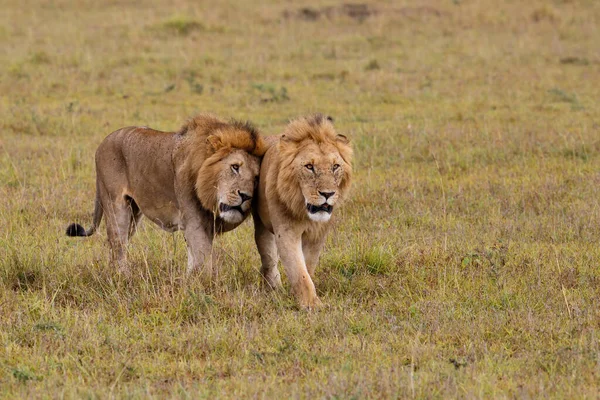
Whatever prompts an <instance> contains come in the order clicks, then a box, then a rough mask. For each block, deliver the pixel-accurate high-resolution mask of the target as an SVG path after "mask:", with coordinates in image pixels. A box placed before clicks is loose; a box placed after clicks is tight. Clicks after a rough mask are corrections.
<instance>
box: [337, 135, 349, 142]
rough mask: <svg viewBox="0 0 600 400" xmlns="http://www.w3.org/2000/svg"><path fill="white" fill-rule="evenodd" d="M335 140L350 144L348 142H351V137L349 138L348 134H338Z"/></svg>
mask: <svg viewBox="0 0 600 400" xmlns="http://www.w3.org/2000/svg"><path fill="white" fill-rule="evenodd" d="M335 140H337V141H338V142H340V143H343V144H348V143H350V139H348V138H347V137H346V136H344V135H337V136H336V137H335Z"/></svg>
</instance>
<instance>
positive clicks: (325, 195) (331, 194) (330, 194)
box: [319, 192, 335, 200]
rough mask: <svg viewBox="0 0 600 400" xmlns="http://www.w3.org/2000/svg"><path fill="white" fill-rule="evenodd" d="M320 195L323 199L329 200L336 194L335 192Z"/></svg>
mask: <svg viewBox="0 0 600 400" xmlns="http://www.w3.org/2000/svg"><path fill="white" fill-rule="evenodd" d="M319 194H320V195H321V196H323V197H325V200H327V199H328V198H330V197H331V196H333V195H334V194H335V192H319Z"/></svg>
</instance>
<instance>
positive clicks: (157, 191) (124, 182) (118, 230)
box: [67, 114, 266, 275]
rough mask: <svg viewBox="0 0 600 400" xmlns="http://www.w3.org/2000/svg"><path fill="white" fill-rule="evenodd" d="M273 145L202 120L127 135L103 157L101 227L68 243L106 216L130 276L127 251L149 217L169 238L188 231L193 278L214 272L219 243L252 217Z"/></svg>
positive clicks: (237, 126)
mask: <svg viewBox="0 0 600 400" xmlns="http://www.w3.org/2000/svg"><path fill="white" fill-rule="evenodd" d="M265 150H266V145H265V143H264V141H263V139H262V137H261V136H260V134H259V133H258V131H257V130H256V129H255V128H254V127H253V126H252V125H251V124H250V123H247V122H246V123H243V122H238V121H231V122H225V121H223V120H221V119H218V118H216V117H214V116H212V115H208V114H201V115H198V116H196V117H194V118H192V119H190V120H188V121H187V122H186V123H185V125H183V126H182V127H181V129H180V130H179V131H177V132H161V131H157V130H154V129H150V128H148V127H127V128H122V129H119V130H117V131H115V132H113V133H111V134H110V135H108V136H107V137H106V138H105V139H104V140H103V141H102V143H100V146H99V147H98V150H97V151H96V200H95V208H94V219H93V223H92V226H91V228H90V229H88V230H87V231H86V230H85V229H84V228H83V227H82V226H81V225H78V224H71V225H69V227H68V228H67V235H69V236H90V235H92V234H93V233H94V232H95V231H96V229H97V228H98V226H99V225H100V221H101V219H102V215H103V214H105V215H106V218H105V220H106V231H107V236H108V242H109V246H110V254H111V262H112V263H113V264H117V265H118V267H119V271H120V272H122V273H124V274H126V275H129V274H130V271H129V266H128V263H127V254H126V248H125V247H126V245H127V242H128V241H129V239H130V238H131V236H132V235H133V234H134V233H135V230H136V227H137V226H138V225H139V223H140V219H141V217H142V215H145V216H146V217H147V218H148V219H150V220H151V221H153V222H154V223H155V224H157V225H158V226H160V227H161V228H162V229H164V230H166V231H168V232H174V231H177V230H183V232H184V236H185V240H186V242H187V255H188V268H187V270H188V272H192V271H193V270H196V269H202V271H203V273H205V274H208V275H210V274H211V273H212V271H213V265H212V264H213V261H212V242H213V238H214V236H215V235H217V234H221V233H223V232H227V231H230V230H232V229H234V228H236V227H237V226H238V225H240V224H241V223H242V222H243V221H244V220H245V219H246V217H247V216H248V215H249V214H250V210H251V201H252V196H253V193H254V190H255V187H256V184H257V179H258V174H259V168H260V157H261V156H262V155H263V154H264V152H265Z"/></svg>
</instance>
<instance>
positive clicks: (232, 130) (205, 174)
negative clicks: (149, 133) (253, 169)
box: [177, 114, 267, 211]
mask: <svg viewBox="0 0 600 400" xmlns="http://www.w3.org/2000/svg"><path fill="white" fill-rule="evenodd" d="M177 134H178V135H180V136H181V137H182V138H183V140H184V141H185V142H186V145H185V147H186V150H185V152H186V154H187V156H186V163H185V168H186V170H187V174H188V176H189V179H190V181H191V182H192V184H193V185H194V186H195V189H196V194H197V196H198V199H199V200H200V203H201V204H202V206H203V207H204V208H205V209H207V210H212V211H214V209H215V208H216V206H217V184H218V180H219V179H220V177H219V174H218V170H219V162H220V161H221V160H222V159H223V158H225V157H227V156H228V155H229V154H230V153H231V152H233V151H235V150H243V151H245V152H246V153H248V154H249V155H252V156H256V157H262V156H263V155H264V154H265V152H266V150H267V145H266V144H265V142H264V140H263V138H262V137H261V135H260V133H259V131H258V130H257V129H256V128H255V127H254V126H253V125H252V124H251V123H250V122H247V121H246V122H242V121H236V120H231V121H229V122H226V121H223V120H221V119H219V118H217V117H215V116H214V115H211V114H199V115H197V116H195V117H193V118H190V119H189V120H187V121H186V123H185V124H184V125H183V126H182V127H181V128H180V129H179V131H177Z"/></svg>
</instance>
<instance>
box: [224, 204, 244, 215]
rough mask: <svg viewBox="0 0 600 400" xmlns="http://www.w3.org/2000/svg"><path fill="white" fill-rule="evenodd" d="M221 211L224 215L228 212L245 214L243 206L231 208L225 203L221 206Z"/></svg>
mask: <svg viewBox="0 0 600 400" xmlns="http://www.w3.org/2000/svg"><path fill="white" fill-rule="evenodd" d="M219 211H220V212H222V213H224V212H227V211H237V212H239V213H240V214H243V213H244V210H242V206H241V205H239V206H230V205H229V204H225V203H221V204H219Z"/></svg>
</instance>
